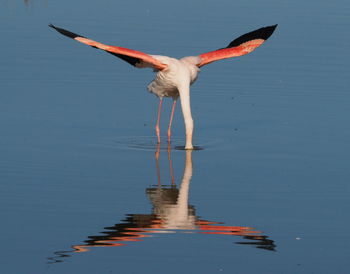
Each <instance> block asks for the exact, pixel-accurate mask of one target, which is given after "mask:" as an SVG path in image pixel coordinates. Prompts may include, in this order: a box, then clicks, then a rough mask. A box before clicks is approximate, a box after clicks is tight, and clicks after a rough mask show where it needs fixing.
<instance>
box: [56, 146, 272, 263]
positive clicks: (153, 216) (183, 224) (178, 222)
mask: <svg viewBox="0 0 350 274" xmlns="http://www.w3.org/2000/svg"><path fill="white" fill-rule="evenodd" d="M192 152H193V151H192V150H186V151H185V168H184V172H183V177H182V181H181V184H180V188H178V187H177V186H176V184H175V180H174V171H173V165H172V160H171V147H170V145H168V149H167V156H168V163H169V170H170V178H171V183H170V184H167V185H164V184H162V182H161V173H160V166H159V158H160V146H159V145H158V146H157V149H156V153H155V160H156V171H157V184H156V185H153V186H151V187H149V188H147V189H146V195H147V197H148V198H149V200H150V202H151V204H152V206H153V208H152V213H150V214H127V215H126V217H125V219H124V220H122V221H121V222H120V223H117V224H115V225H113V226H109V227H105V228H104V231H102V232H100V234H99V235H96V236H88V237H87V238H88V239H87V240H85V241H84V242H83V243H82V244H78V245H73V246H72V250H70V251H57V252H55V256H53V257H50V258H49V259H50V262H51V263H55V262H62V261H63V259H64V258H65V257H69V256H71V255H72V254H73V253H77V252H87V251H90V250H91V248H92V247H112V246H124V245H127V244H129V243H131V242H139V241H143V240H144V239H145V238H147V237H151V236H152V235H155V234H157V233H162V234H164V233H181V232H182V233H183V232H186V233H188V232H192V233H201V234H220V235H230V236H240V237H242V238H241V241H238V242H235V243H236V244H240V245H251V246H255V247H257V248H260V249H265V250H270V251H275V247H276V245H275V244H274V241H273V240H271V239H269V238H268V236H265V235H262V232H261V231H258V230H255V229H253V228H251V227H246V226H226V225H223V223H222V222H213V221H208V220H203V219H201V218H200V217H198V216H197V215H196V210H195V207H194V206H193V205H189V202H188V200H189V199H188V197H189V185H190V181H191V177H192V170H193V168H192Z"/></svg>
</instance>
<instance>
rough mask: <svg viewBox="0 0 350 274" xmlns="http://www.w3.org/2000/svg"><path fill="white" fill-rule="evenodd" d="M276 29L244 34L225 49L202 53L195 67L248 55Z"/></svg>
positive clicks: (271, 28) (264, 29)
mask: <svg viewBox="0 0 350 274" xmlns="http://www.w3.org/2000/svg"><path fill="white" fill-rule="evenodd" d="M276 27H277V25H274V26H269V27H264V28H261V29H258V30H255V31H252V32H249V33H246V34H244V35H242V36H240V37H238V38H237V39H235V40H233V41H232V42H231V43H230V44H229V45H228V46H227V47H226V48H222V49H218V50H214V51H210V52H207V53H203V54H201V55H199V58H200V63H199V64H197V66H198V67H201V66H204V65H207V64H209V63H211V62H214V61H217V60H221V59H226V58H231V57H237V56H242V55H245V54H248V53H250V52H252V51H253V50H255V49H256V48H257V47H259V46H261V45H262V44H263V43H264V42H265V41H266V40H267V39H268V38H269V37H270V36H271V34H272V33H273V32H274V30H275V29H276Z"/></svg>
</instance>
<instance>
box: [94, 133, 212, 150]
mask: <svg viewBox="0 0 350 274" xmlns="http://www.w3.org/2000/svg"><path fill="white" fill-rule="evenodd" d="M156 141H157V139H156V138H155V136H124V137H119V138H118V139H113V140H105V141H104V142H103V143H102V144H100V145H102V146H107V147H109V148H118V149H128V150H129V149H137V150H154V148H155V147H157V146H158V145H157V143H156ZM184 143H185V140H184V139H183V138H176V137H173V138H172V140H171V145H172V147H171V148H172V149H175V150H185V146H184ZM214 144H215V141H213V140H210V141H206V140H204V141H203V140H202V141H201V145H200V146H194V149H193V150H204V149H208V148H210V147H212V146H213V145H214ZM158 149H160V150H168V149H169V146H168V145H167V143H162V144H161V145H160V148H159V147H158Z"/></svg>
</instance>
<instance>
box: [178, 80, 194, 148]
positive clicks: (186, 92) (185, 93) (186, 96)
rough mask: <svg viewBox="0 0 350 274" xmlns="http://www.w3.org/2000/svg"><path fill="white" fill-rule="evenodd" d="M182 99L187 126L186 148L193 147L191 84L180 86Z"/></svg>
mask: <svg viewBox="0 0 350 274" xmlns="http://www.w3.org/2000/svg"><path fill="white" fill-rule="evenodd" d="M179 93H180V100H181V108H182V114H183V117H184V122H185V128H186V146H185V149H193V145H192V135H193V119H192V114H191V104H190V84H189V83H187V84H183V85H181V87H179Z"/></svg>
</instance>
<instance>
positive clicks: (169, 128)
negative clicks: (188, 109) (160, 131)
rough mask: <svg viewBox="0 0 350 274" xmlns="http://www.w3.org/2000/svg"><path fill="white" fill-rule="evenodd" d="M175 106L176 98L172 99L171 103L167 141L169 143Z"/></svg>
mask: <svg viewBox="0 0 350 274" xmlns="http://www.w3.org/2000/svg"><path fill="white" fill-rule="evenodd" d="M175 107H176V99H174V100H173V105H172V106H171V114H170V121H169V126H168V143H170V139H171V125H172V123H173V118H174V111H175Z"/></svg>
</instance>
